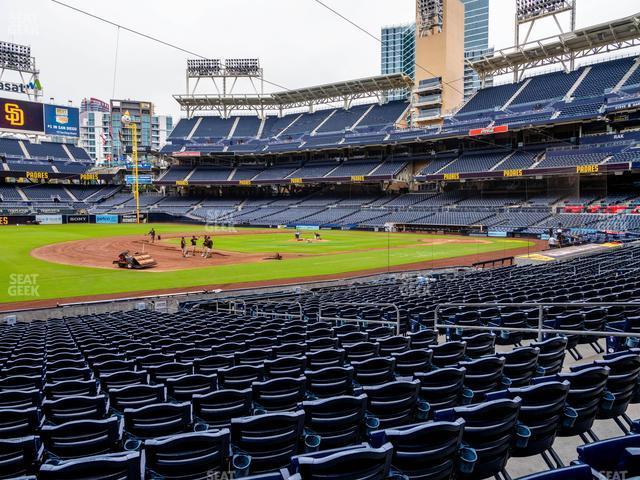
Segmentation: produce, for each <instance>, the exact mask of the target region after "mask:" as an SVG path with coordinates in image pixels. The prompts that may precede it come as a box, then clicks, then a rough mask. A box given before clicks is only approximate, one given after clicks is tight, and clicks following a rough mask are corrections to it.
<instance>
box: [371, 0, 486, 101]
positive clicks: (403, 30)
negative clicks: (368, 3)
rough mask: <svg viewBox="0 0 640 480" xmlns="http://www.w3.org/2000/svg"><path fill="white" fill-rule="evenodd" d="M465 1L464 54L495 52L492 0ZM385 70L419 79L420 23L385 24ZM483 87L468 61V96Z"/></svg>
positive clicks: (465, 72)
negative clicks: (491, 29)
mask: <svg viewBox="0 0 640 480" xmlns="http://www.w3.org/2000/svg"><path fill="white" fill-rule="evenodd" d="M460 2H461V3H462V4H464V7H465V9H464V58H465V61H466V60H468V59H473V58H477V57H479V56H481V55H485V54H489V55H491V54H493V49H491V48H489V0H460ZM381 39H382V56H381V72H382V73H383V74H387V73H400V72H402V73H406V74H407V75H409V76H411V78H413V79H415V72H416V65H415V61H416V54H415V49H416V24H415V23H412V24H407V25H397V26H388V27H383V28H382V35H381ZM479 87H480V80H479V78H478V76H477V75H476V73H475V72H474V71H473V69H471V68H470V67H467V66H466V64H465V68H464V96H465V98H469V97H470V96H471V95H472V94H473V92H474V91H475V90H477V89H478V88H479Z"/></svg>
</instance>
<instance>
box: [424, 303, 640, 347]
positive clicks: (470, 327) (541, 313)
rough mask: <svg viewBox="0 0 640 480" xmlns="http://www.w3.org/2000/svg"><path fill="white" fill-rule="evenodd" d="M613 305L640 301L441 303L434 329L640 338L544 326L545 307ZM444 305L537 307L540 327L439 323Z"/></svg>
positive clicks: (632, 335)
mask: <svg viewBox="0 0 640 480" xmlns="http://www.w3.org/2000/svg"><path fill="white" fill-rule="evenodd" d="M611 306H621V307H627V306H633V307H640V303H637V302H635V303H634V302H583V303H569V302H559V303H558V302H549V303H440V304H438V305H437V306H436V309H435V310H434V312H433V329H434V330H435V331H436V332H437V331H438V329H440V328H455V329H460V330H476V331H489V332H493V331H495V330H502V331H505V332H518V333H537V334H538V341H539V342H541V341H542V340H543V333H552V334H561V335H580V336H591V337H633V338H640V333H630V332H604V331H594V330H555V329H549V328H544V307H575V308H581V307H611ZM443 307H474V308H480V307H486V308H493V307H524V308H537V309H538V328H516V327H488V326H479V325H478V326H475V325H459V324H441V323H438V314H439V313H440V310H441V309H442V308H443Z"/></svg>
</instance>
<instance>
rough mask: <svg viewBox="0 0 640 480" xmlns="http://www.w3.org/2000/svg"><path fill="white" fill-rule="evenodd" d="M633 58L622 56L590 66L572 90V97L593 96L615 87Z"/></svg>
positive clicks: (631, 63)
mask: <svg viewBox="0 0 640 480" xmlns="http://www.w3.org/2000/svg"><path fill="white" fill-rule="evenodd" d="M634 62H635V59H634V58H623V59H620V60H613V61H610V62H604V63H597V64H595V65H592V66H591V69H590V70H589V73H588V74H587V76H586V77H585V78H584V80H582V82H581V83H580V85H578V88H576V90H575V91H574V92H573V96H574V97H578V98H580V97H595V96H598V95H602V94H603V93H607V91H609V90H611V89H612V88H613V87H615V86H616V85H617V84H618V82H620V80H622V77H624V75H625V74H626V73H627V72H628V71H629V69H630V68H631V66H632V65H633V63H634Z"/></svg>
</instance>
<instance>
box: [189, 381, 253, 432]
mask: <svg viewBox="0 0 640 480" xmlns="http://www.w3.org/2000/svg"><path fill="white" fill-rule="evenodd" d="M192 404H193V412H194V415H195V416H196V418H197V419H198V421H202V422H204V423H206V424H207V425H209V427H210V428H228V427H229V425H230V424H231V419H232V418H236V417H245V416H248V415H251V412H252V408H253V405H252V393H251V389H249V388H247V389H245V390H218V391H215V392H211V393H207V394H204V395H200V394H195V395H193V397H192Z"/></svg>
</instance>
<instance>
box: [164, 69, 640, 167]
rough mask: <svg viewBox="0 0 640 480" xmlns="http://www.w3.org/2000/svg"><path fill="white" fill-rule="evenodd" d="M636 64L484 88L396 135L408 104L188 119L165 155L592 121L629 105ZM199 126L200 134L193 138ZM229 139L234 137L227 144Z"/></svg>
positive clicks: (637, 77)
mask: <svg viewBox="0 0 640 480" xmlns="http://www.w3.org/2000/svg"><path fill="white" fill-rule="evenodd" d="M637 60H638V59H637V57H628V58H622V59H617V60H610V61H606V62H602V63H598V64H594V65H590V66H582V67H578V68H577V69H576V70H574V71H572V72H569V73H566V72H564V71H558V72H552V73H545V74H541V75H535V76H532V77H530V78H528V79H525V80H522V81H520V82H518V83H511V84H505V85H499V86H490V87H487V88H483V89H480V90H479V91H477V92H476V93H475V95H473V96H472V97H471V98H470V99H469V100H468V101H467V102H466V103H465V104H464V105H462V107H461V108H460V109H459V110H458V112H457V113H456V114H455V115H453V116H452V117H447V118H445V119H444V123H443V125H442V126H441V127H438V126H436V127H433V126H431V127H427V128H413V129H406V128H402V129H398V128H396V127H397V126H396V123H398V120H401V117H402V115H403V114H405V113H406V112H408V105H407V103H406V102H403V101H391V102H388V103H384V104H365V105H355V106H352V107H351V108H349V109H343V108H329V109H326V110H318V111H315V112H313V113H290V114H286V115H283V116H281V117H278V116H269V117H266V118H265V119H264V120H263V119H260V118H256V117H246V116H244V117H231V118H228V119H222V118H217V117H195V118H191V119H182V120H180V121H179V122H178V124H177V125H176V127H175V128H174V130H173V132H172V133H171V135H170V140H171V141H172V142H173V143H172V144H170V145H169V146H167V147H166V148H165V149H164V153H167V154H171V153H174V152H178V151H181V150H188V151H202V152H220V153H223V152H229V153H234V154H236V155H243V154H255V153H261V152H263V153H270V152H273V153H285V152H295V151H298V150H301V149H304V150H313V149H328V148H333V149H336V148H341V146H351V147H355V146H367V145H384V144H388V143H394V142H408V141H418V140H420V139H427V138H428V139H437V138H438V137H451V136H460V135H466V134H468V132H469V130H471V129H476V128H487V127H492V126H498V125H502V126H508V127H509V128H510V129H513V130H515V129H522V128H527V127H529V126H532V125H544V124H554V123H561V122H567V121H570V120H573V121H579V120H588V119H590V118H594V117H598V116H599V115H600V112H602V111H604V110H605V109H606V107H607V105H609V104H614V103H615V102H616V101H618V102H623V103H624V99H625V95H629V94H633V92H635V90H634V87H636V86H637V85H640V73H639V72H640V69H639V70H634V71H633V72H632V74H631V75H630V76H629V78H628V79H627V81H626V82H625V85H623V88H622V89H620V90H619V91H614V90H615V87H617V86H618V84H619V83H620V82H621V81H622V79H623V78H624V77H625V76H626V75H627V74H628V72H630V71H631V69H635V66H636V63H637ZM605 95H606V96H607V97H605ZM196 125H198V127H197V128H196V130H195V132H193V135H192V136H191V137H190V138H187V137H189V135H190V134H191V132H192V130H193V128H194V127H195V126H196ZM234 125H235V129H234ZM229 135H231V138H230V139H229V140H227V138H228V137H229ZM258 136H259V137H260V138H259V139H258V138H257V137H258ZM239 140H240V141H239Z"/></svg>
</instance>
